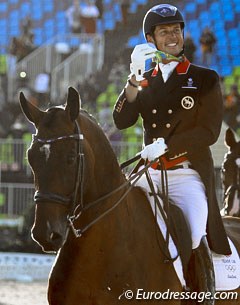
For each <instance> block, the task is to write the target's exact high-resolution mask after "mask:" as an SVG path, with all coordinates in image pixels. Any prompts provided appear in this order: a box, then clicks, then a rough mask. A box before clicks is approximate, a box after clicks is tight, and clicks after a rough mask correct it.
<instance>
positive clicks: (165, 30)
mask: <svg viewBox="0 0 240 305" xmlns="http://www.w3.org/2000/svg"><path fill="white" fill-rule="evenodd" d="M148 42H153V43H154V44H155V45H156V47H157V49H158V50H160V51H163V52H166V53H169V54H171V55H174V56H177V55H178V54H179V53H180V52H181V51H182V49H183V43H184V40H183V31H182V29H181V25H180V23H173V24H161V25H157V26H156V27H155V30H154V33H153V37H152V36H150V35H148Z"/></svg>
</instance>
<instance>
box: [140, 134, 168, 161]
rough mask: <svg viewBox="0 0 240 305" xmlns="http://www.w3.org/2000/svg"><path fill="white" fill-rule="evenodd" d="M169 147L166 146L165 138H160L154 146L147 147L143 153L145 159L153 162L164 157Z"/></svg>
mask: <svg viewBox="0 0 240 305" xmlns="http://www.w3.org/2000/svg"><path fill="white" fill-rule="evenodd" d="M167 149H168V147H167V145H166V144H165V141H164V138H158V139H157V140H156V141H155V142H153V143H152V144H149V145H147V146H146V147H145V148H144V149H143V150H142V152H141V157H142V158H143V159H145V160H146V159H148V161H153V160H155V159H156V158H158V157H160V156H162V155H164V154H165V153H166V152H167Z"/></svg>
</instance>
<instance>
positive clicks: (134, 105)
mask: <svg viewBox="0 0 240 305" xmlns="http://www.w3.org/2000/svg"><path fill="white" fill-rule="evenodd" d="M184 26H185V22H184V20H183V16H182V14H181V13H180V11H179V10H178V9H177V8H176V7H175V6H172V5H168V4H160V5H156V6H154V7H153V8H152V9H150V10H149V11H148V12H147V13H146V15H145V18H144V20H143V32H144V35H145V38H146V41H147V43H146V44H143V45H137V46H136V47H135V49H134V50H133V53H132V56H131V60H132V62H131V65H130V67H131V68H130V69H131V74H130V75H129V78H128V81H127V84H126V86H125V88H124V89H123V91H122V92H121V94H120V96H119V97H118V100H117V102H116V105H115V108H114V112H113V117H114V121H115V124H116V126H117V127H118V128H119V129H124V128H128V127H130V126H132V125H134V124H135V123H136V121H137V119H138V117H139V115H141V117H142V119H143V127H144V144H145V148H144V149H143V151H142V153H141V156H142V158H143V159H145V160H146V162H148V161H152V160H155V159H156V160H157V161H156V163H155V164H154V166H152V167H151V168H150V169H149V174H150V176H151V179H152V181H153V183H154V185H155V186H156V187H157V188H158V189H160V190H161V183H162V177H161V170H162V169H164V168H165V169H166V170H167V174H168V193H169V197H170V199H171V200H172V201H173V202H174V204H176V205H177V206H178V207H179V208H180V209H181V210H182V212H183V214H184V216H185V218H186V220H187V223H188V225H189V228H190V231H191V237H192V249H193V250H192V256H191V258H190V262H189V271H190V270H191V272H193V273H194V274H195V276H199V278H200V272H204V273H205V275H204V276H205V285H204V287H201V286H199V284H198V283H195V285H194V286H192V287H191V289H193V290H195V291H196V290H197V291H203V290H205V291H210V292H211V293H214V290H215V280H214V270H213V264H212V258H211V252H210V249H211V250H212V251H214V252H216V253H218V254H224V255H230V254H231V250H230V247H229V243H228V240H227V236H226V233H225V230H224V227H223V223H222V219H221V216H220V212H219V208H218V203H217V199H216V193H215V182H214V166H213V159H212V156H211V152H210V149H209V146H210V145H212V144H214V143H215V142H216V141H217V139H218V136H219V133H220V129H221V122H222V115H223V112H222V105H223V101H222V95H221V89H220V84H219V77H218V75H217V73H216V72H215V71H213V70H210V69H207V68H203V67H199V66H196V65H193V64H191V63H190V62H189V61H188V59H187V58H186V57H185V56H184ZM153 56H154V60H155V61H156V66H155V68H151V69H150V70H148V71H146V68H145V62H146V61H147V60H148V59H149V58H151V57H153ZM213 113H214V116H213V115H212V114H213ZM157 158H158V159H157ZM140 168H141V167H140ZM206 237H207V238H206ZM209 248H210V249H209ZM187 277H188V276H187ZM189 282H190V281H188V278H187V284H188V285H190V284H189ZM208 302H209V303H205V304H213V303H214V300H209V301H208Z"/></svg>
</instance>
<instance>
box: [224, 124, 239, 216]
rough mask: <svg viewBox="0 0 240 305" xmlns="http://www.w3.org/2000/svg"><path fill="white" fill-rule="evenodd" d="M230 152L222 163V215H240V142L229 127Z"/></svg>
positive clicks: (228, 141)
mask: <svg viewBox="0 0 240 305" xmlns="http://www.w3.org/2000/svg"><path fill="white" fill-rule="evenodd" d="M225 144H226V146H227V147H228V152H227V153H226V155H225V158H224V161H223V164H222V182H223V188H224V194H225V196H224V208H223V209H222V211H221V214H222V215H230V216H240V202H239V192H240V142H237V141H236V139H235V136H234V134H233V131H232V130H231V129H230V128H228V129H227V131H226V134H225Z"/></svg>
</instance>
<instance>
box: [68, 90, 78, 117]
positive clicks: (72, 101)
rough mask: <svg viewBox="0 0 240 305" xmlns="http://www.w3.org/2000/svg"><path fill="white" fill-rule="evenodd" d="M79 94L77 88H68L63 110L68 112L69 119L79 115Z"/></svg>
mask: <svg viewBox="0 0 240 305" xmlns="http://www.w3.org/2000/svg"><path fill="white" fill-rule="evenodd" d="M79 109H80V96H79V93H78V92H77V90H76V89H75V88H73V87H69V88H68V96H67V105H66V107H65V110H66V111H68V112H69V115H70V119H71V120H72V121H74V120H76V118H77V117H78V115H79Z"/></svg>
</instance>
